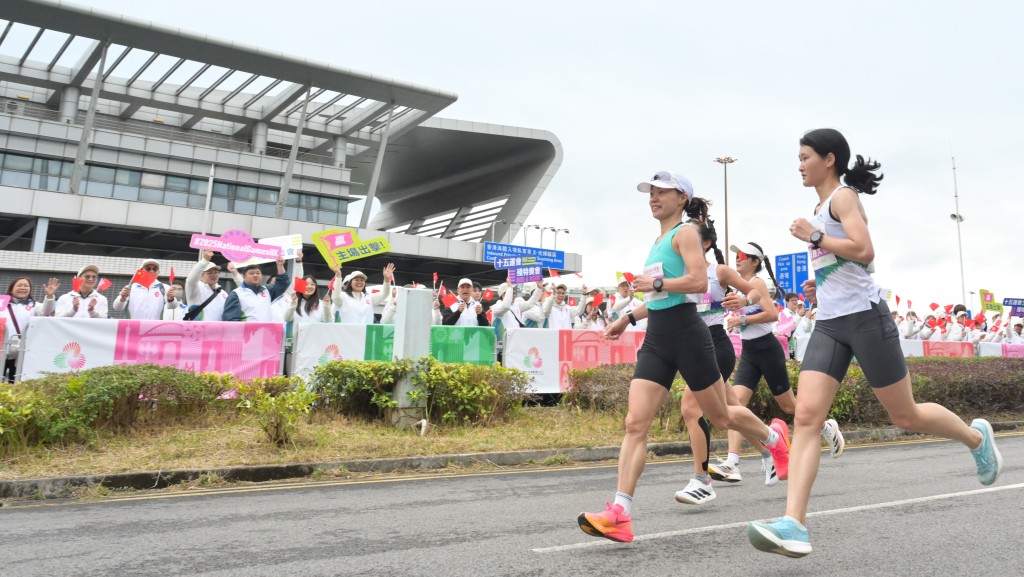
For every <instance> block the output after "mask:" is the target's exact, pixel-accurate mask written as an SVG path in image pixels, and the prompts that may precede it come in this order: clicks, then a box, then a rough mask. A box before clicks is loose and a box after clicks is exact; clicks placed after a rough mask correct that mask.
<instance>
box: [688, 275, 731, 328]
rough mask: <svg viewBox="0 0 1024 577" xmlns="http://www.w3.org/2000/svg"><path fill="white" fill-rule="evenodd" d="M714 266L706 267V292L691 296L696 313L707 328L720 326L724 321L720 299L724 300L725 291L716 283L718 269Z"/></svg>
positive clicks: (723, 309)
mask: <svg viewBox="0 0 1024 577" xmlns="http://www.w3.org/2000/svg"><path fill="white" fill-rule="evenodd" d="M720 266H722V265H720V264H717V263H716V264H714V265H712V266H709V267H708V292H706V293H704V294H695V295H693V296H694V298H695V300H696V301H697V312H698V314H700V318H702V319H704V324H706V325H707V326H709V327H713V326H716V325H717V326H721V325H722V322H723V321H725V307H724V306H722V299H724V298H725V289H724V288H722V285H721V284H720V283H719V282H718V267H720Z"/></svg>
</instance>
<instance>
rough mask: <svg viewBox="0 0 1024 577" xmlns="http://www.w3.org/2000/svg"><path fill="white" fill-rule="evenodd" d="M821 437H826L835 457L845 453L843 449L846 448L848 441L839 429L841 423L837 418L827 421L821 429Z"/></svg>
mask: <svg viewBox="0 0 1024 577" xmlns="http://www.w3.org/2000/svg"><path fill="white" fill-rule="evenodd" d="M821 437H822V438H823V439H825V442H826V443H827V444H828V448H829V450H830V451H832V458H833V459H836V458H838V457H839V455H842V454H843V450H844V449H846V441H845V440H843V432H842V431H840V430H839V423H837V422H836V420H835V419H829V420H827V421H825V426H824V427H823V428H822V429H821Z"/></svg>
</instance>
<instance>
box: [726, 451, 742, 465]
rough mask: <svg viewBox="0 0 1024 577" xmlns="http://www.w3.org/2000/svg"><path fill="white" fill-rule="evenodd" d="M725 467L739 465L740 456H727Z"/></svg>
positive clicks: (733, 454) (732, 454)
mask: <svg viewBox="0 0 1024 577" xmlns="http://www.w3.org/2000/svg"><path fill="white" fill-rule="evenodd" d="M725 464H726V465H739V464H740V456H739V455H738V454H736V453H729V456H728V457H727V458H726V459H725Z"/></svg>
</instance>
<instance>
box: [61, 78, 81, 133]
mask: <svg viewBox="0 0 1024 577" xmlns="http://www.w3.org/2000/svg"><path fill="white" fill-rule="evenodd" d="M81 94H82V93H81V91H80V90H78V87H77V86H65V87H64V90H63V91H62V92H61V94H60V121H61V122H63V123H64V124H74V123H75V118H76V117H77V116H78V98H79V97H80V96H81Z"/></svg>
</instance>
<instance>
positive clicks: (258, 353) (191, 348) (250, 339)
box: [114, 320, 284, 380]
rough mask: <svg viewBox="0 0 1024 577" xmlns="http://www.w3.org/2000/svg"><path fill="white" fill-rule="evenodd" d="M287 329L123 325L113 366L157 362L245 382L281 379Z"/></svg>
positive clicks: (199, 324) (229, 325)
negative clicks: (280, 371)
mask: <svg viewBox="0 0 1024 577" xmlns="http://www.w3.org/2000/svg"><path fill="white" fill-rule="evenodd" d="M283 338H284V325H281V324H279V323H232V322H168V321H136V320H122V321H119V322H118V324H117V342H116V344H115V349H114V364H115V365H135V364H142V363H153V364H157V365H165V366H173V367H177V368H179V369H183V370H187V371H194V372H197V373H231V374H233V375H235V376H236V377H238V378H240V379H242V380H247V379H252V378H256V377H272V376H275V375H277V374H279V370H280V362H281V359H280V355H281V342H282V340H283Z"/></svg>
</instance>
